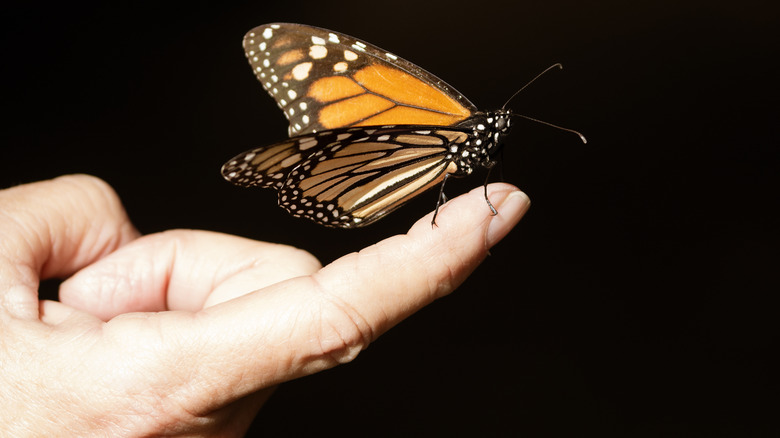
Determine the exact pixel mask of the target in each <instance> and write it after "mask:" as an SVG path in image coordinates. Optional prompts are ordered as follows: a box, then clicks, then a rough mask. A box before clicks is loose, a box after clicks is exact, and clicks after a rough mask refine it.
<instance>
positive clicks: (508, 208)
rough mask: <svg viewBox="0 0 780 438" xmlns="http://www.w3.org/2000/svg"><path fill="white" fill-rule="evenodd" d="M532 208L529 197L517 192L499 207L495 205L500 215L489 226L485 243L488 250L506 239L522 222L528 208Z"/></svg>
mask: <svg viewBox="0 0 780 438" xmlns="http://www.w3.org/2000/svg"><path fill="white" fill-rule="evenodd" d="M530 206H531V200H530V199H528V195H526V194H525V193H523V192H521V191H519V190H515V191H513V192H511V193H509V194H508V195H507V196H506V197H505V198H504V200H503V201H501V203H500V204H499V205H494V207H496V210H497V211H498V214H497V215H496V216H494V217H493V220H491V221H490V225H488V229H487V236H486V237H485V241H486V243H487V246H488V248H490V247H492V246H493V245H495V244H496V243H498V242H499V241H500V240H501V239H503V238H504V236H506V235H507V234H509V231H510V230H511V229H512V228H514V226H515V225H517V223H518V222H520V219H521V218H522V217H523V215H524V214H525V212H526V211H528V207H530Z"/></svg>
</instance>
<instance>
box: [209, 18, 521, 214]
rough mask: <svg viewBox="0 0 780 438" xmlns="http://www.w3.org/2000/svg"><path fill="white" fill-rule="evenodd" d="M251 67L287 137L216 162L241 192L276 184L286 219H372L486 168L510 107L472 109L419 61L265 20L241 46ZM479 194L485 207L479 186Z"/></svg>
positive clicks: (315, 30) (333, 34) (322, 32)
mask: <svg viewBox="0 0 780 438" xmlns="http://www.w3.org/2000/svg"><path fill="white" fill-rule="evenodd" d="M243 46H244V51H245V55H246V57H247V59H248V60H249V64H250V65H251V67H252V70H253V72H254V74H255V76H256V77H257V79H258V80H259V81H260V82H261V83H262V85H263V88H265V90H266V91H267V92H268V93H269V94H270V95H271V97H273V98H274V100H275V101H276V103H277V105H278V106H279V108H280V109H281V110H282V112H283V113H284V115H285V117H287V119H288V121H289V123H290V125H289V136H290V138H289V139H287V140H285V141H282V142H279V143H276V144H272V145H270V146H263V147H259V148H255V149H251V150H248V151H246V152H243V153H241V154H239V155H238V156H236V157H234V158H233V159H231V160H230V161H228V162H227V163H225V165H224V166H223V167H222V175H223V177H224V178H225V179H226V180H228V181H230V182H231V183H233V184H236V185H238V186H242V187H264V188H268V187H271V188H274V189H276V190H277V192H278V200H279V205H280V206H281V207H283V208H284V209H285V210H287V211H288V212H289V213H290V214H292V215H293V216H295V217H302V218H306V219H310V220H313V221H314V222H317V223H319V224H321V225H324V226H327V227H337V228H356V227H362V226H366V225H368V224H371V223H373V222H375V221H377V220H379V219H381V218H382V217H384V216H386V215H387V214H388V213H390V212H392V211H393V210H395V209H397V208H398V207H400V206H402V205H403V204H405V203H406V202H408V201H409V200H411V199H412V198H414V197H415V196H417V195H419V194H420V193H422V192H424V191H426V190H428V189H430V188H432V187H434V186H436V185H438V184H441V186H440V191H439V197H438V200H437V204H436V210H435V213H434V217H433V221H432V224H433V225H435V223H436V214H437V213H438V209H439V206H440V204H441V203H442V201H446V197H445V196H444V192H443V190H444V183H445V182H446V180H447V179H448V178H449V177H461V176H465V175H468V174H470V173H472V171H473V170H474V169H476V168H480V167H482V168H487V169H490V168H492V167H493V165H494V164H495V162H496V161H495V156H496V153H497V151H498V149H499V146H500V144H501V141H502V140H503V139H504V137H506V135H507V134H508V133H509V130H510V126H511V116H512V115H513V114H512V113H511V112H510V111H509V110H506V109H503V108H502V109H499V110H496V111H488V112H482V111H479V110H478V109H477V108H476V107H475V106H474V104H472V103H471V102H470V101H469V100H468V99H466V97H464V96H463V95H462V94H460V93H459V92H457V91H456V90H455V89H454V88H452V87H451V86H449V85H447V84H446V83H445V82H444V81H442V80H441V79H439V78H437V77H436V76H434V75H432V74H431V73H428V72H427V71H425V70H423V69H422V68H420V67H418V66H416V65H414V64H412V63H411V62H409V61H406V60H404V59H402V58H400V57H399V56H397V55H394V54H392V53H390V52H387V51H385V50H382V49H380V48H378V47H376V46H373V45H371V44H368V43H366V42H363V41H360V40H357V39H355V38H353V37H350V36H347V35H344V34H341V33H338V32H334V31H330V30H326V29H321V28H317V27H313V26H307V25H302V24H289V23H275V24H266V25H262V26H259V27H256V28H254V29H252V30H250V31H249V32H248V33H247V34H246V36H245V37H244V41H243ZM485 199H486V201H487V203H488V206H489V207H490V209H491V211H492V212H493V214H496V210H495V209H494V208H493V206H492V204H490V200H489V199H488V197H487V186H485Z"/></svg>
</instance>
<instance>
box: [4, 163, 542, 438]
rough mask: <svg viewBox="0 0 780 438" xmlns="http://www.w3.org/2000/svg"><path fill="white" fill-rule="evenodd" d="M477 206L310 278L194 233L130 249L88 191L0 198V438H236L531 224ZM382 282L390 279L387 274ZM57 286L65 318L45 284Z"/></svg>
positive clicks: (101, 189) (514, 212) (290, 256)
mask: <svg viewBox="0 0 780 438" xmlns="http://www.w3.org/2000/svg"><path fill="white" fill-rule="evenodd" d="M489 192H490V198H491V201H492V203H493V205H494V206H495V207H496V208H497V209H498V212H499V214H498V215H497V216H491V215H490V210H489V209H488V208H487V207H486V206H485V200H484V198H483V195H482V188H479V189H476V190H474V191H472V192H471V193H469V194H467V195H464V196H460V197H458V198H455V199H453V200H451V201H450V202H449V203H447V204H445V205H444V206H443V207H441V208H440V210H439V215H438V217H437V224H438V227H437V228H435V229H431V226H430V221H431V218H430V215H428V216H426V217H424V218H422V219H420V220H419V221H418V222H417V223H416V224H415V225H414V226H413V227H412V228H411V229H410V230H409V233H407V234H405V235H398V236H394V237H391V238H388V239H386V240H383V241H381V242H379V243H377V244H375V245H372V246H370V247H367V248H365V249H363V250H362V251H360V252H359V253H353V254H348V255H346V256H344V257H342V258H340V259H339V260H336V261H335V262H333V263H331V264H330V265H328V266H326V267H324V268H321V267H320V265H319V262H318V261H317V260H316V259H315V258H314V257H313V256H311V255H310V254H308V253H306V252H304V251H301V250H298V249H294V248H291V247H288V246H284V245H277V244H271V243H264V242H257V241H252V240H248V239H243V238H239V237H234V236H229V235H224V234H218V233H213V232H206V231H192V230H174V231H167V232H163V233H158V234H152V235H147V236H143V237H139V234H138V232H137V231H136V230H135V229H134V228H133V226H132V225H131V224H130V222H129V220H128V218H127V216H126V214H125V212H124V210H123V208H122V206H121V204H120V202H119V200H118V199H117V196H116V194H115V193H114V192H113V190H112V189H111V188H110V187H108V186H107V185H106V184H105V183H104V182H102V181H100V180H98V179H96V178H93V177H88V176H83V175H77V176H66V177H61V178H57V179H54V180H51V181H44V182H39V183H33V184H28V185H23V186H19V187H14V188H11V189H6V190H2V191H0V334H1V335H0V336H2V337H0V366H1V367H2V374H0V403H1V405H0V435H5V434H8V435H12V436H19V435H25V434H27V435H35V436H41V435H44V436H48V435H58V436H61V435H79V436H82V435H97V434H100V435H108V436H128V435H133V436H135V435H170V436H180V435H187V436H212V435H219V436H241V435H242V434H243V433H244V431H245V430H246V428H247V427H248V426H249V424H250V422H251V421H252V418H253V417H254V415H255V414H256V412H257V410H258V409H259V408H260V406H261V405H262V404H263V403H264V402H265V400H266V399H267V398H268V396H269V395H270V393H271V391H272V389H273V387H274V386H275V385H277V384H279V383H281V382H284V381H287V380H291V379H295V378H297V377H300V376H304V375H307V374H312V373H315V372H318V371H321V370H324V369H327V368H330V367H333V366H335V365H338V364H340V363H345V362H349V361H350V360H352V359H354V358H355V356H356V355H357V354H358V353H359V352H360V351H361V350H362V349H364V348H365V347H366V346H368V344H369V343H370V342H371V341H373V340H374V339H376V338H377V337H378V336H379V335H380V334H382V333H383V332H385V331H386V330H387V329H389V328H390V327H392V326H393V325H395V324H397V323H398V322H400V321H401V320H402V319H404V318H405V317H407V316H409V315H411V314H412V313H414V312H415V311H417V310H419V309H420V308H422V307H423V306H425V305H426V304H428V303H430V302H431V301H433V300H435V299H437V298H439V297H442V296H444V295H447V294H448V293H450V292H452V290H453V289H455V287H457V286H458V285H459V284H460V283H462V282H463V281H464V280H465V279H466V277H467V276H468V275H469V274H470V273H471V272H472V271H473V270H474V269H475V268H476V266H477V265H478V264H479V263H480V261H481V260H482V259H483V258H484V257H485V256H486V254H487V250H488V249H489V248H490V247H491V246H493V245H494V244H495V243H497V242H498V241H499V240H501V238H503V237H504V236H505V235H506V234H507V233H508V232H509V230H510V229H511V228H512V227H513V226H514V225H515V224H516V223H517V222H518V221H519V220H520V218H521V217H522V215H523V214H524V212H525V211H526V209H527V208H528V205H529V204H528V198H527V197H526V196H525V195H523V194H522V193H521V192H519V191H517V189H516V188H514V187H512V186H510V185H507V184H492V185H491V186H489ZM389 267H392V268H389ZM50 277H60V278H68V280H66V281H65V282H63V283H62V285H61V287H60V302H54V301H40V302H39V300H38V296H37V290H38V283H39V280H40V279H45V278H50Z"/></svg>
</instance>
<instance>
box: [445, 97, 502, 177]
mask: <svg viewBox="0 0 780 438" xmlns="http://www.w3.org/2000/svg"><path fill="white" fill-rule="evenodd" d="M458 127H459V128H469V129H471V133H470V134H469V138H468V139H467V140H466V141H465V142H463V144H461V145H460V146H459V147H457V148H456V147H452V148H451V149H450V156H449V157H448V158H450V159H451V160H453V161H454V162H455V163H456V164H457V165H458V171H457V172H455V173H453V176H465V175H468V174H470V173H471V172H472V171H473V170H474V168H475V167H491V166H493V163H494V162H495V156H496V154H497V153H498V150H499V149H500V147H501V143H502V141H503V139H504V138H505V137H506V136H507V135H508V134H509V130H510V128H511V114H510V112H509V111H508V110H504V109H500V110H496V111H487V112H479V113H476V114H474V115H473V116H471V117H469V118H468V119H466V120H464V121H463V122H462V123H460V124H459V125H458Z"/></svg>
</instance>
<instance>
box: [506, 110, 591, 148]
mask: <svg viewBox="0 0 780 438" xmlns="http://www.w3.org/2000/svg"><path fill="white" fill-rule="evenodd" d="M510 114H511V115H512V117H520V118H523V119H526V120H530V121H532V122H536V123H541V124H542V125H547V126H549V127H551V128H555V129H560V130H561V131H566V132H571V133H572V134H577V135H578V136H579V137H580V140H582V142H583V143H586V144H587V143H588V140H587V139H586V138H585V136H584V135H582V134H581V133H580V132H579V131H575V130H573V129H569V128H564V127H563V126H558V125H553V124H552V123H550V122H545V121H544V120H539V119H535V118H533V117H528V116H524V115H522V114H515V113H510Z"/></svg>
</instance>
